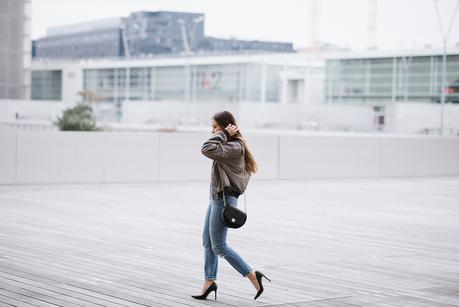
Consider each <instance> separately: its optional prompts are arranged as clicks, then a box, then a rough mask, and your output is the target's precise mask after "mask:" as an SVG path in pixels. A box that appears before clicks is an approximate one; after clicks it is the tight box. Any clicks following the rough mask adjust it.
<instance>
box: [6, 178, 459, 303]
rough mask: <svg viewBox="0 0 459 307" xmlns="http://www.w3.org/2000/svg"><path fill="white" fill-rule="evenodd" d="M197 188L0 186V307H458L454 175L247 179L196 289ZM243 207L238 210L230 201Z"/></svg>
mask: <svg viewBox="0 0 459 307" xmlns="http://www.w3.org/2000/svg"><path fill="white" fill-rule="evenodd" d="M207 192H208V183H206V182H193V183H181V184H177V183H173V184H172V183H171V184H111V185H42V186H2V187H0V306H10V305H12V306H205V305H207V306H311V307H312V306H315V307H318V306H322V307H326V306H327V307H351V306H365V307H366V306H375V307H377V306H387V307H393V306H399V307H402V306H403V307H410V306H416V307H433V306H459V178H452V177H449V178H404V179H359V180H316V181H281V182H274V181H260V182H253V183H252V184H251V186H250V187H249V190H248V193H247V200H248V215H249V219H248V224H247V225H246V226H245V227H244V228H243V229H240V230H232V231H231V232H230V234H229V243H230V244H231V245H232V247H233V248H235V249H236V250H237V251H238V252H239V253H240V254H241V255H242V256H243V257H244V258H245V259H246V260H247V261H248V262H249V263H250V264H251V266H252V267H253V268H255V269H259V270H261V271H263V272H264V273H265V274H266V275H268V276H269V277H270V278H271V279H272V283H269V284H266V291H265V293H264V294H263V295H262V297H261V298H260V299H259V300H257V301H253V296H254V294H255V290H254V289H253V288H252V287H251V285H250V284H249V282H248V281H247V280H245V279H243V278H242V277H240V276H239V275H238V274H237V273H236V271H234V270H233V269H232V268H231V267H230V265H229V264H228V263H226V262H225V260H224V259H221V260H220V264H221V265H220V272H219V280H218V285H219V292H218V301H217V302H215V301H212V300H208V301H204V302H199V301H195V300H193V299H192V298H191V297H190V294H197V293H198V292H199V290H200V287H201V280H202V275H203V274H202V260H203V251H202V246H201V227H202V221H203V216H204V213H205V210H206V207H207V205H208V200H207V197H208V195H207ZM240 204H241V205H242V202H241V203H240Z"/></svg>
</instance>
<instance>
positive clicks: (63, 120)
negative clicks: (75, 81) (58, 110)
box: [55, 105, 97, 131]
mask: <svg viewBox="0 0 459 307" xmlns="http://www.w3.org/2000/svg"><path fill="white" fill-rule="evenodd" d="M55 124H56V125H57V126H58V127H59V129H60V130H62V131H96V130H97V128H96V119H95V117H94V114H93V112H92V108H91V107H90V106H87V105H78V106H76V107H73V108H70V109H67V110H65V111H64V112H63V114H62V117H58V118H57V122H56V123H55Z"/></svg>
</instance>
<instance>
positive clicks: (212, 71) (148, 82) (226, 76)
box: [32, 54, 324, 104]
mask: <svg viewBox="0 0 459 307" xmlns="http://www.w3.org/2000/svg"><path fill="white" fill-rule="evenodd" d="M323 71H324V67H323V61H317V60H314V59H310V60H308V59H305V58H304V57H302V56H301V57H300V56H298V55H295V54H288V55H287V57H286V54H279V55H275V54H269V55H262V54H254V55H220V56H201V57H199V56H198V57H186V56H184V57H172V58H151V59H149V58H145V59H131V60H100V61H86V60H79V61H34V63H33V72H32V80H33V85H32V88H33V91H32V97H33V99H37V100H63V101H67V102H69V101H79V100H80V99H83V100H91V99H96V100H97V101H102V102H107V103H115V104H119V103H122V102H124V101H190V102H206V101H215V102H216V101H219V102H222V101H223V102H225V101H226V102H263V103H264V102H266V103H280V102H285V103H296V102H301V103H302V102H308V101H309V102H312V101H318V100H320V96H321V93H322V88H321V84H322V83H323ZM306 92H307V93H306Z"/></svg>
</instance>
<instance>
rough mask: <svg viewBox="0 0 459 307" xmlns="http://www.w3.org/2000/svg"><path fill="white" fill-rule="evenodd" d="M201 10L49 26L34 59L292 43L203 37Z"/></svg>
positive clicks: (275, 48)
mask: <svg viewBox="0 0 459 307" xmlns="http://www.w3.org/2000/svg"><path fill="white" fill-rule="evenodd" d="M204 21H205V20H204V14H197V13H182V12H166V11H158V12H145V11H142V12H135V13H131V14H130V15H129V17H127V18H111V19H105V20H98V21H93V22H85V23H80V24H75V25H67V26H61V27H53V28H50V29H49V30H48V32H47V36H46V37H44V38H40V39H38V40H37V41H36V53H35V57H37V58H68V59H72V58H100V57H124V56H126V55H128V56H133V57H138V56H148V55H154V54H167V53H169V54H170V53H183V52H185V53H186V52H205V51H247V50H248V51H270V52H292V51H293V45H292V44H291V43H277V42H263V41H244V40H236V39H218V38H213V37H205V36H204Z"/></svg>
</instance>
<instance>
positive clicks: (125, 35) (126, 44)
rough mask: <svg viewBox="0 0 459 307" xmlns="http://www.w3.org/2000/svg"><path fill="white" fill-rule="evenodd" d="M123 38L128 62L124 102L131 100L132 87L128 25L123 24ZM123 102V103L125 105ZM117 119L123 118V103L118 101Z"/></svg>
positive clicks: (125, 56)
mask: <svg viewBox="0 0 459 307" xmlns="http://www.w3.org/2000/svg"><path fill="white" fill-rule="evenodd" d="M121 37H122V39H123V49H124V58H125V60H126V74H125V76H124V83H125V84H124V101H126V100H128V99H129V95H130V93H129V91H130V86H131V84H130V83H131V71H130V69H129V63H128V62H129V59H130V58H131V52H130V50H129V42H128V40H127V34H126V23H125V22H122V23H121ZM124 101H123V103H124ZM116 105H117V118H118V120H119V119H120V118H121V111H120V110H121V103H120V102H119V101H117V103H116Z"/></svg>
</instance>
